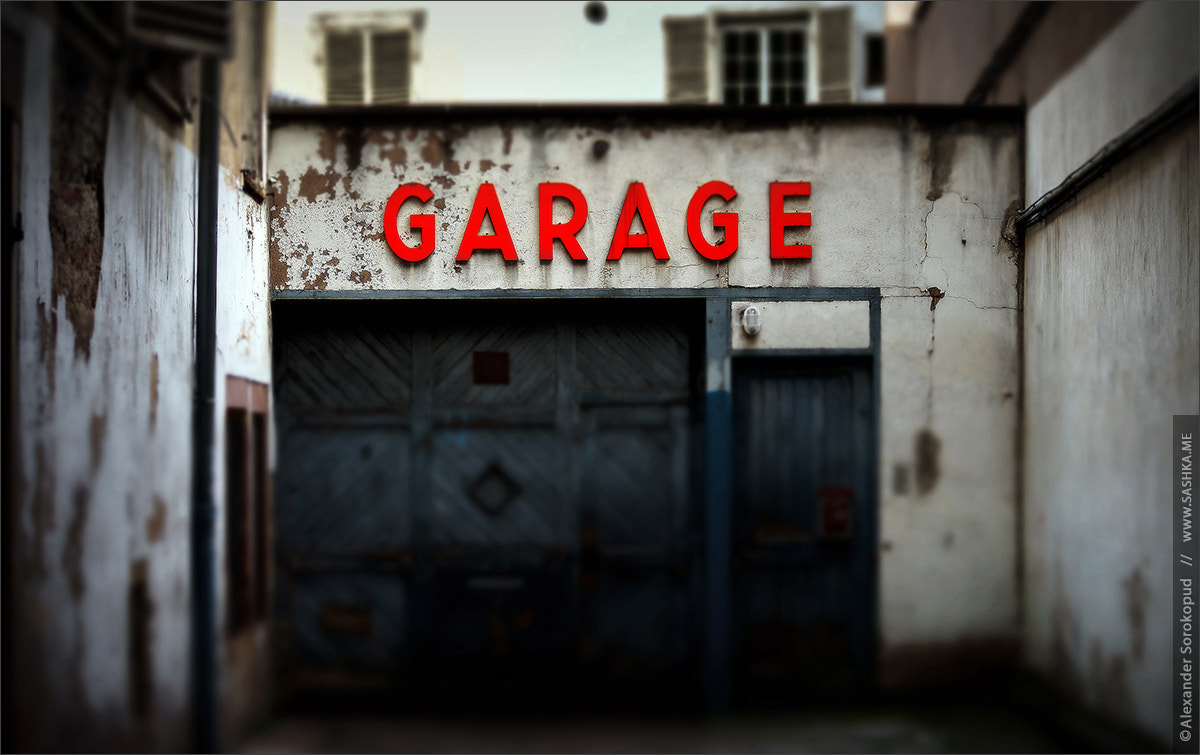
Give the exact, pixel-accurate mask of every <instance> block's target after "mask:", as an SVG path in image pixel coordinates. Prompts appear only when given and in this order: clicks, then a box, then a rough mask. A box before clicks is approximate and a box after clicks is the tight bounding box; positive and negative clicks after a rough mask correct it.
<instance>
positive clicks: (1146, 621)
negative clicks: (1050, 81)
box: [1023, 3, 1200, 745]
mask: <svg viewBox="0 0 1200 755" xmlns="http://www.w3.org/2000/svg"><path fill="white" fill-rule="evenodd" d="M1196 14H1197V8H1196V5H1195V4H1194V3H1179V4H1173V3H1146V4H1142V5H1140V6H1139V7H1138V8H1137V9H1136V10H1134V11H1133V12H1132V13H1130V15H1129V16H1128V17H1127V19H1126V20H1125V21H1124V22H1123V23H1122V25H1121V26H1120V27H1118V28H1117V29H1116V31H1115V32H1114V34H1113V35H1112V36H1110V37H1109V38H1108V39H1107V40H1105V42H1104V43H1103V44H1101V45H1100V46H1098V47H1097V48H1096V49H1095V50H1094V51H1093V52H1092V53H1091V55H1090V56H1089V57H1088V58H1087V59H1086V60H1085V61H1084V63H1083V64H1082V65H1081V66H1080V67H1079V68H1078V69H1076V70H1075V71H1073V72H1072V73H1071V74H1069V75H1068V76H1067V77H1065V78H1064V79H1063V81H1062V83H1061V84H1060V85H1059V86H1058V87H1057V88H1056V89H1055V90H1052V91H1051V92H1050V94H1049V95H1047V97H1046V98H1045V99H1044V100H1043V101H1042V102H1041V103H1039V105H1038V106H1037V107H1036V108H1034V109H1033V110H1031V111H1030V114H1029V132H1028V139H1029V155H1030V160H1031V165H1030V169H1029V172H1028V178H1027V181H1028V182H1029V193H1030V198H1031V200H1032V199H1035V198H1036V197H1037V196H1038V192H1039V191H1041V190H1044V189H1049V188H1051V187H1052V186H1053V185H1054V184H1055V183H1057V181H1058V180H1059V178H1061V177H1062V176H1063V175H1065V174H1066V173H1067V172H1069V171H1070V170H1073V169H1074V165H1076V164H1078V163H1079V162H1082V161H1083V160H1085V159H1087V158H1088V157H1090V156H1091V154H1092V151H1089V150H1093V151H1094V150H1098V149H1099V148H1100V147H1101V146H1102V145H1103V144H1104V142H1106V141H1107V140H1108V139H1111V138H1113V137H1115V136H1117V135H1118V134H1120V132H1121V131H1122V130H1123V129H1125V128H1127V127H1129V126H1130V125H1132V124H1133V123H1134V122H1136V121H1137V120H1138V119H1139V118H1141V117H1143V116H1145V115H1146V114H1148V113H1149V112H1150V111H1152V110H1153V109H1154V108H1156V107H1158V105H1159V104H1160V103H1161V101H1162V100H1164V99H1166V98H1167V97H1168V96H1170V95H1171V94H1172V93H1173V92H1174V91H1175V88H1176V86H1178V85H1181V84H1183V83H1184V82H1186V81H1187V80H1188V79H1189V78H1191V77H1194V76H1195V75H1196V71H1197V54H1196V51H1197V47H1196V44H1197V37H1196V33H1195V29H1196V23H1197V21H1196V18H1197V15H1196ZM1189 19H1190V20H1189ZM1172 40H1174V41H1172ZM1135 58H1136V59H1137V60H1138V61H1139V65H1137V66H1133V67H1131V66H1128V65H1127V61H1129V60H1131V59H1135ZM1177 63H1178V64H1181V65H1182V66H1183V67H1182V68H1178V67H1176V64H1177ZM1168 71H1169V75H1168V74H1167V72H1168ZM1193 80H1194V79H1193ZM1173 81H1174V82H1177V84H1172V82H1173ZM1081 111H1086V112H1088V113H1089V118H1088V119H1086V120H1087V125H1086V128H1085V129H1084V130H1083V131H1082V132H1081V131H1080V130H1079V129H1077V128H1076V126H1077V124H1079V123H1080V119H1079V118H1078V113H1079V112H1081ZM1072 142H1076V143H1077V144H1076V145H1075V146H1073V147H1072V148H1071V150H1070V151H1069V152H1067V153H1066V154H1064V153H1063V148H1064V145H1067V144H1070V143H1072ZM1198 150H1200V133H1198V129H1197V125H1196V122H1195V118H1194V116H1192V117H1185V118H1184V120H1183V123H1181V124H1180V125H1177V126H1175V127H1174V128H1173V129H1172V130H1170V131H1169V132H1168V133H1165V134H1163V135H1161V136H1159V137H1157V138H1156V139H1155V140H1153V141H1152V142H1150V143H1149V144H1147V145H1145V146H1143V147H1141V148H1140V149H1139V150H1138V151H1137V152H1135V153H1134V154H1133V155H1131V156H1129V157H1127V158H1125V159H1124V160H1123V161H1122V162H1120V163H1118V164H1117V165H1116V166H1115V167H1113V169H1112V170H1111V171H1110V172H1108V173H1107V174H1106V175H1105V176H1103V177H1102V178H1100V179H1098V180H1097V181H1096V182H1095V183H1093V184H1092V185H1090V186H1088V187H1087V188H1085V189H1084V190H1083V191H1082V192H1081V193H1080V194H1079V195H1078V196H1077V197H1076V198H1075V199H1074V200H1073V201H1071V202H1070V203H1069V204H1068V205H1066V206H1065V207H1064V208H1063V209H1062V210H1060V211H1059V213H1058V214H1057V215H1054V216H1052V217H1051V218H1050V219H1049V220H1048V221H1046V222H1045V223H1041V224H1038V225H1035V226H1033V227H1031V228H1029V229H1028V231H1027V232H1026V267H1025V291H1026V294H1025V318H1026V319H1025V343H1026V350H1025V353H1026V361H1025V386H1026V404H1025V415H1024V426H1025V427H1024V434H1023V443H1024V459H1025V481H1024V500H1025V516H1024V548H1025V560H1026V567H1025V569H1026V578H1025V583H1024V594H1025V604H1026V612H1027V619H1026V633H1025V637H1026V645H1025V656H1026V659H1027V661H1028V662H1029V663H1030V664H1031V665H1032V666H1033V667H1034V668H1036V669H1037V670H1039V671H1040V672H1041V673H1042V674H1044V675H1045V676H1046V677H1047V678H1049V679H1050V680H1052V681H1053V682H1054V683H1056V684H1057V685H1058V686H1059V687H1060V688H1061V689H1062V690H1063V691H1064V692H1066V693H1067V694H1069V695H1070V696H1071V697H1073V698H1074V699H1076V700H1078V701H1079V702H1081V703H1083V704H1084V705H1086V706H1089V707H1091V708H1092V709H1093V710H1096V711H1099V712H1101V713H1102V714H1103V715H1105V716H1106V717H1110V718H1111V719H1112V720H1116V721H1119V722H1122V723H1124V724H1127V725H1130V726H1133V727H1136V728H1139V729H1141V730H1142V731H1144V732H1146V733H1147V734H1149V735H1152V736H1153V737H1155V738H1156V739H1157V740H1158V741H1161V742H1163V743H1164V745H1165V744H1166V743H1168V742H1170V741H1171V727H1172V722H1171V716H1170V710H1171V691H1172V678H1171V667H1172V666H1171V658H1172V615H1173V614H1172V605H1171V583H1172V561H1171V558H1172V556H1171V550H1170V543H1172V542H1173V539H1172V537H1173V536H1172V526H1173V518H1172V517H1173V514H1172V509H1171V505H1170V501H1171V479H1170V475H1169V470H1170V468H1171V467H1170V460H1169V459H1170V457H1169V447H1170V443H1169V440H1168V439H1169V437H1170V433H1171V417H1172V415H1174V414H1196V413H1197V411H1198V404H1200V398H1198V395H1200V324H1198V323H1200V264H1198V260H1197V249H1198V247H1200V220H1198V210H1197V208H1198V207H1200V194H1198V190H1197V187H1198V186H1200V176H1198V165H1197V163H1198V159H1200V158H1198ZM1064 160H1067V161H1068V162H1064Z"/></svg>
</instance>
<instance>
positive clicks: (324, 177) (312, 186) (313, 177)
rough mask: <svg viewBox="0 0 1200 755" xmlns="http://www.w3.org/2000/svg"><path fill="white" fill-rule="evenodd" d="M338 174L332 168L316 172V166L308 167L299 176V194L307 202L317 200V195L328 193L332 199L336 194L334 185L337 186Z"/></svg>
mask: <svg viewBox="0 0 1200 755" xmlns="http://www.w3.org/2000/svg"><path fill="white" fill-rule="evenodd" d="M337 181H338V175H337V174H336V173H334V172H333V171H332V170H330V171H326V172H325V173H318V172H317V170H316V168H313V167H309V169H308V170H306V171H305V172H304V175H302V176H300V196H302V197H304V198H305V199H307V200H308V201H309V202H315V201H317V196H318V195H320V194H328V195H329V198H330V199H333V198H334V197H335V196H336V194H335V193H334V187H335V186H337Z"/></svg>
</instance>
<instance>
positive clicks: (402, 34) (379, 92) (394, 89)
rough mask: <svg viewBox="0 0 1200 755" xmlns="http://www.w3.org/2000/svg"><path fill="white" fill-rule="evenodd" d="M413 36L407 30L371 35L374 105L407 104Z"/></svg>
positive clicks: (372, 96) (372, 95) (372, 94)
mask: <svg viewBox="0 0 1200 755" xmlns="http://www.w3.org/2000/svg"><path fill="white" fill-rule="evenodd" d="M410 63H411V56H410V37H409V33H408V32H407V31H394V32H376V33H375V34H372V35H371V102H373V103H385V102H408V100H409V94H410V92H409V88H410V84H409V67H410Z"/></svg>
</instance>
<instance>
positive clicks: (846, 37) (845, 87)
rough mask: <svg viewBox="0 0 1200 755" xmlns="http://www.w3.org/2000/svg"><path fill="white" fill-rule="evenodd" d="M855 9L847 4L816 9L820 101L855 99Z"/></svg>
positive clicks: (848, 100)
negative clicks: (853, 56)
mask: <svg viewBox="0 0 1200 755" xmlns="http://www.w3.org/2000/svg"><path fill="white" fill-rule="evenodd" d="M853 13H854V11H853V9H852V8H850V7H849V6H846V7H840V8H821V9H819V10H818V11H817V78H818V81H819V82H820V91H819V97H818V99H819V100H820V101H821V102H850V101H851V100H852V99H853V98H854V79H853V68H854V65H853V59H852V57H851V56H852V54H853V50H854V42H853V32H854V15H853Z"/></svg>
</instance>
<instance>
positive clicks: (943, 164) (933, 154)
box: [925, 131, 958, 202]
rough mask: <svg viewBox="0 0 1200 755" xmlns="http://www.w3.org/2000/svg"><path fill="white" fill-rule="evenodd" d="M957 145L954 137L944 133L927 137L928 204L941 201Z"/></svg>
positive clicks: (948, 179) (939, 132)
mask: <svg viewBox="0 0 1200 755" xmlns="http://www.w3.org/2000/svg"><path fill="white" fill-rule="evenodd" d="M957 147H958V143H957V141H956V140H955V135H954V134H952V133H948V132H946V131H935V132H933V133H932V134H930V135H929V192H928V193H927V194H926V195H925V198H926V199H928V200H929V201H930V202H936V201H937V200H939V199H941V197H942V194H944V193H945V191H946V184H947V183H948V182H949V181H950V171H951V170H952V169H953V168H954V153H955V151H956V150H957Z"/></svg>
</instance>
